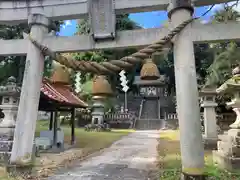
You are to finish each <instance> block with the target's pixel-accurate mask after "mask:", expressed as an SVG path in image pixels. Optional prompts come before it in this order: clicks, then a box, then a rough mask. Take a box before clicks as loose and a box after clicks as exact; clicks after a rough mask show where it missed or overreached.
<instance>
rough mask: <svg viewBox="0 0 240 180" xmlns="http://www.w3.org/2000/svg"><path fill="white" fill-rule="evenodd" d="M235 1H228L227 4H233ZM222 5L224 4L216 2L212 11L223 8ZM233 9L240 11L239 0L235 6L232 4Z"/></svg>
mask: <svg viewBox="0 0 240 180" xmlns="http://www.w3.org/2000/svg"><path fill="white" fill-rule="evenodd" d="M235 3H236V1H233V2H229V3H227V4H228V5H230V6H231V5H233V4H235ZM223 5H224V4H216V5H215V6H214V7H213V9H212V11H216V10H219V9H222V8H223ZM233 9H234V10H236V11H238V12H240V2H239V3H238V5H237V6H233Z"/></svg>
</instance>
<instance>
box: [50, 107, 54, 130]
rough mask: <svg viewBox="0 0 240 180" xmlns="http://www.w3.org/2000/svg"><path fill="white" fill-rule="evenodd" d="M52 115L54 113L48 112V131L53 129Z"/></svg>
mask: <svg viewBox="0 0 240 180" xmlns="http://www.w3.org/2000/svg"><path fill="white" fill-rule="evenodd" d="M53 113H54V112H50V122H49V131H51V130H52V129H53V117H54V116H53Z"/></svg>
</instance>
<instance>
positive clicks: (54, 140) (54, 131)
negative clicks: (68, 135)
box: [53, 111, 58, 146]
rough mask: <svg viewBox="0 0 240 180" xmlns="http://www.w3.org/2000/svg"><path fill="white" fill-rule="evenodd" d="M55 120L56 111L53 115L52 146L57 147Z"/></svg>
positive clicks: (56, 124) (56, 123)
mask: <svg viewBox="0 0 240 180" xmlns="http://www.w3.org/2000/svg"><path fill="white" fill-rule="evenodd" d="M57 120H58V119H57V111H55V112H54V115H53V146H56V145H57V126H58V122H57Z"/></svg>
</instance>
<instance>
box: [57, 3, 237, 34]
mask: <svg viewBox="0 0 240 180" xmlns="http://www.w3.org/2000/svg"><path fill="white" fill-rule="evenodd" d="M233 3H234V2H232V3H229V4H233ZM221 7H222V4H219V5H215V6H214V8H213V9H212V10H211V11H210V12H209V13H208V14H207V15H205V16H204V17H203V18H201V19H202V22H203V23H205V22H207V21H209V19H210V17H211V16H212V15H213V14H214V12H215V11H216V10H218V9H220V8H221ZM209 8H210V6H203V7H198V8H195V12H194V16H201V14H203V13H204V12H206V11H207V10H208V9H209ZM234 9H235V10H238V11H240V5H238V6H237V7H235V8H234ZM129 17H130V19H131V20H133V21H135V22H136V23H138V24H139V25H140V26H142V27H143V28H146V29H147V28H156V27H160V26H161V24H162V23H164V22H166V21H167V19H168V17H167V12H166V11H154V12H144V13H135V14H130V16H129ZM76 25H77V23H76V20H67V21H65V24H64V25H62V27H61V30H60V33H59V35H60V36H72V35H74V33H75V32H76Z"/></svg>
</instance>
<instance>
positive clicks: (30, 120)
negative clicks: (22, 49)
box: [10, 14, 50, 165]
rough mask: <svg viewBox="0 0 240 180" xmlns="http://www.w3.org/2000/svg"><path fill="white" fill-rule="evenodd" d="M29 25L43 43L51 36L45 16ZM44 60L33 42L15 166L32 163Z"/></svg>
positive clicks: (13, 157) (31, 19)
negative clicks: (44, 39)
mask: <svg viewBox="0 0 240 180" xmlns="http://www.w3.org/2000/svg"><path fill="white" fill-rule="evenodd" d="M28 24H29V26H30V27H31V36H32V37H33V38H34V39H36V40H37V41H38V42H41V41H42V40H43V38H44V36H45V35H47V33H48V26H49V24H50V21H49V20H48V18H47V17H45V16H44V15H42V14H32V15H30V16H29V19H28ZM43 68H44V56H43V55H42V53H41V51H40V50H39V49H38V48H37V47H36V46H34V45H33V44H32V43H31V42H30V41H29V44H28V53H27V59H26V64H25V71H24V78H23V83H22V89H21V97H20V103H19V109H18V114H17V121H16V129H15V133H14V141H13V148H12V153H11V158H10V162H11V163H12V164H21V165H22V164H28V163H31V161H32V150H33V139H34V134H35V129H36V121H37V116H38V105H39V98H40V89H41V84H42V74H43Z"/></svg>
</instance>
